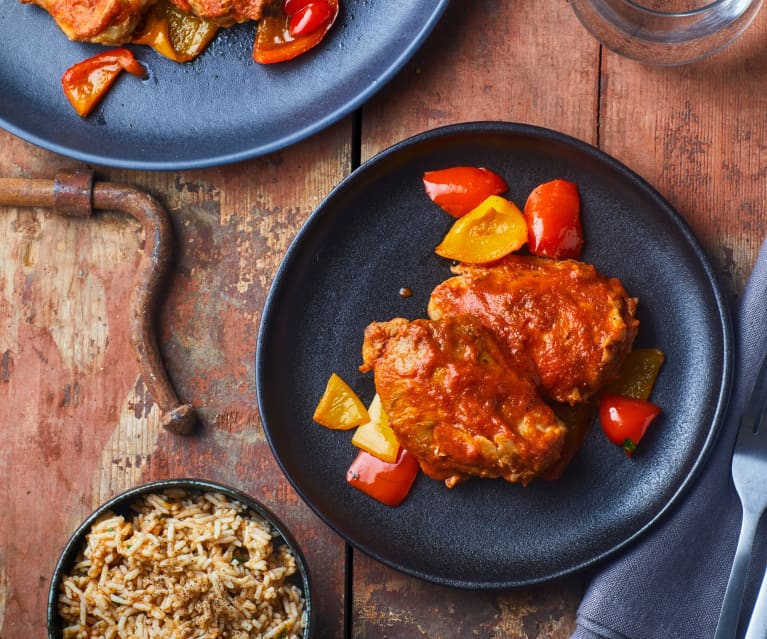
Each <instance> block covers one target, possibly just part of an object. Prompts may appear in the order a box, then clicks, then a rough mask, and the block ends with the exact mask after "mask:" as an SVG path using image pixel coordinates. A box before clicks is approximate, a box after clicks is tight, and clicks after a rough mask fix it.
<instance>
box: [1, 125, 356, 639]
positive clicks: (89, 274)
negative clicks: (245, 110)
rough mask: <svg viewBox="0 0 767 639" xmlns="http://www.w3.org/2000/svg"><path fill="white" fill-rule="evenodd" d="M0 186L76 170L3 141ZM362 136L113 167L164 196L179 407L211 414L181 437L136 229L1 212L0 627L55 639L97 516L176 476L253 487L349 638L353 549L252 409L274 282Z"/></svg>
mask: <svg viewBox="0 0 767 639" xmlns="http://www.w3.org/2000/svg"><path fill="white" fill-rule="evenodd" d="M0 136H2V137H0V147H2V148H3V150H4V153H3V157H2V158H0V174H2V175H8V176H17V177H32V176H34V177H52V176H53V175H54V173H55V171H56V170H57V169H58V168H60V167H62V166H74V165H75V164H76V163H74V162H72V161H71V160H66V159H63V158H60V157H57V156H55V155H54V154H50V153H47V152H43V151H41V150H39V149H36V148H34V147H32V146H30V145H28V144H26V143H24V142H22V141H20V140H17V139H15V138H13V137H12V136H10V135H8V134H6V133H0ZM350 139H351V133H350V124H349V122H348V121H347V122H345V123H341V124H339V125H337V126H336V127H333V128H332V129H331V130H329V131H327V132H325V133H323V134H321V135H319V136H317V137H316V138H315V139H314V140H313V142H312V143H311V144H307V145H304V146H300V147H295V148H294V149H290V150H287V151H284V152H280V153H275V154H274V155H271V156H269V157H268V158H262V159H257V160H253V161H250V162H245V163H242V164H239V165H234V166H228V167H222V168H216V169H209V170H205V171H195V172H189V173H149V172H132V171H117V170H110V169H101V170H100V171H99V174H98V175H99V177H100V178H101V179H106V180H109V181H114V182H121V183H126V184H129V185H131V186H135V187H137V188H142V189H144V190H146V191H147V192H149V193H152V194H153V195H155V196H156V197H157V198H158V199H159V200H161V202H162V203H163V204H164V206H165V207H166V209H167V211H168V213H169V215H170V216H171V219H172V222H173V226H174V229H175V235H176V255H175V261H174V267H173V273H172V276H171V278H170V281H169V282H168V286H167V291H166V295H165V297H164V299H163V302H162V305H161V307H160V308H159V309H158V317H157V327H158V334H159V338H160V343H161V350H162V352H163V355H164V358H165V361H166V365H167V368H168V372H169V374H170V377H171V380H172V381H173V383H174V385H175V387H176V389H177V391H178V394H179V395H180V396H181V397H182V398H184V399H185V400H188V401H191V402H192V404H193V405H194V407H195V409H196V410H197V412H198V414H199V415H200V416H201V421H202V423H201V427H200V430H199V432H198V433H197V434H196V435H195V436H192V437H179V436H174V435H171V434H169V433H167V432H166V431H164V430H163V429H162V428H161V427H160V425H159V410H158V409H157V407H156V406H155V405H154V403H153V402H152V399H151V397H150V396H149V395H148V393H147V391H146V388H145V387H144V384H143V382H142V380H141V378H140V375H139V371H138V366H137V364H136V361H135V356H134V354H133V350H132V347H131V345H130V341H129V333H128V325H127V316H126V314H127V308H128V306H127V300H128V296H129V293H130V288H131V280H132V277H133V272H134V270H135V268H136V265H137V259H138V251H139V248H140V244H141V242H142V241H143V231H142V229H141V227H140V225H139V224H138V223H137V222H135V220H132V219H131V218H129V217H128V216H124V215H121V214H116V213H115V214H112V213H104V214H99V215H97V216H95V217H94V218H93V219H91V220H86V221H72V220H65V219H61V218H58V217H57V216H55V215H53V214H51V213H50V212H46V211H43V210H37V209H0V229H2V233H0V327H2V329H3V330H2V332H0V362H2V365H0V370H1V371H2V373H0V421H1V422H2V423H3V425H4V432H5V433H6V437H7V442H6V443H7V445H6V446H4V447H3V449H2V452H1V453H0V477H1V479H0V498H2V500H3V502H4V503H6V504H9V507H8V508H7V511H6V515H5V518H4V521H5V525H4V526H3V527H2V532H0V537H2V539H0V589H2V590H1V591H0V628H2V629H3V632H2V634H3V635H5V634H6V633H7V634H8V635H9V636H10V635H14V636H26V635H30V636H31V635H33V634H35V635H42V634H43V632H44V624H45V608H44V604H45V598H46V596H47V587H48V580H49V576H50V571H51V570H52V568H53V565H54V563H55V560H56V556H57V554H58V552H59V550H60V549H61V547H62V546H63V544H64V542H65V541H66V538H67V537H68V536H69V534H70V533H71V532H72V530H73V529H74V528H75V526H76V525H77V524H78V523H79V522H80V521H81V520H82V519H83V518H84V517H85V516H86V514H87V513H88V512H90V510H92V509H93V508H94V507H95V506H96V505H97V504H98V503H101V502H102V501H103V500H104V499H106V498H107V497H109V496H111V495H113V494H115V493H117V492H120V491H121V490H124V489H126V488H128V487H130V486H133V485H136V484H139V483H143V482H145V481H149V480H152V479H159V478H165V477H184V476H187V477H189V476H191V477H204V478H208V479H213V480H217V481H221V482H223V483H226V484H230V485H233V486H236V487H238V488H241V489H243V490H245V491H246V492H248V493H249V494H251V495H253V496H254V497H256V498H257V499H260V500H261V501H263V502H264V503H265V504H266V505H267V506H270V507H272V508H273V509H274V510H275V511H276V512H277V513H278V515H279V516H280V517H281V518H282V519H283V520H284V521H285V522H286V523H287V524H288V525H289V526H290V527H291V528H292V529H293V530H294V532H295V534H296V536H297V538H298V539H299V542H300V543H301V544H302V547H303V549H304V551H305V553H306V555H307V560H308V563H309V565H310V567H311V570H312V574H313V577H314V583H315V586H316V592H317V598H318V601H317V602H316V603H317V608H316V610H317V612H318V617H319V620H320V628H321V631H320V633H319V636H320V637H340V636H341V635H342V632H343V615H342V614H341V613H340V612H339V610H342V604H343V597H344V592H343V587H344V583H343V580H344V553H345V547H344V544H343V542H342V541H341V540H340V539H339V538H338V537H337V536H335V535H334V534H333V533H332V532H331V531H330V530H329V529H328V528H327V527H326V526H324V524H322V523H321V522H320V521H319V519H318V518H317V517H316V516H315V515H314V514H313V513H312V512H311V511H310V510H309V508H308V507H307V506H306V505H305V504H304V503H303V502H302V501H301V500H300V499H299V498H298V497H297V495H296V494H295V492H294V491H293V490H292V488H291V487H290V486H289V484H288V482H287V480H286V479H285V478H284V476H283V475H282V474H281V472H280V470H279V468H278V466H277V464H276V462H275V460H274V458H273V457H272V455H271V451H270V449H269V447H268V444H267V442H266V440H265V437H264V433H263V430H262V428H261V423H260V418H259V415H258V410H257V406H256V391H255V378H254V373H255V344H256V336H257V331H258V324H259V321H260V314H261V308H262V306H263V302H264V299H265V296H266V293H267V291H268V287H269V285H270V284H271V280H272V277H273V275H274V272H275V270H276V268H277V266H278V264H279V261H280V260H281V258H282V255H283V254H284V252H285V250H286V249H287V246H288V244H289V243H290V241H291V240H292V238H293V237H294V235H295V233H296V231H297V230H298V228H299V227H300V226H301V224H302V223H303V222H304V220H305V219H306V217H307V216H308V215H309V213H310V212H311V211H312V210H313V208H314V207H315V206H316V204H317V203H318V202H319V200H320V199H321V197H322V196H323V195H324V194H325V193H326V192H328V191H329V190H330V189H331V188H332V187H333V186H334V185H335V184H336V183H337V182H338V181H340V180H341V179H342V178H343V176H344V175H345V174H347V173H348V171H349V170H350V166H351V164H350Z"/></svg>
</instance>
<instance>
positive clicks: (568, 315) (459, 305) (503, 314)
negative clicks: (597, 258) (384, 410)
mask: <svg viewBox="0 0 767 639" xmlns="http://www.w3.org/2000/svg"><path fill="white" fill-rule="evenodd" d="M453 272H454V273H456V274H457V275H456V276H455V277H452V278H450V279H448V280H446V281H445V282H442V283H441V284H439V285H438V286H437V287H436V288H435V289H434V291H432V295H431V299H430V301H429V306H428V314H429V317H430V318H432V319H440V318H444V317H450V316H453V315H464V314H470V315H473V316H475V317H477V318H478V319H479V320H480V322H481V323H482V324H483V325H484V326H486V327H487V328H489V329H490V330H491V331H492V333H493V334H494V335H495V337H496V338H497V339H498V341H499V342H500V343H501V344H503V345H504V346H505V348H506V350H507V352H508V354H509V356H510V357H511V360H512V361H513V362H514V364H515V365H516V366H517V367H518V368H520V369H521V368H524V367H527V368H528V370H529V374H530V375H531V376H532V377H533V379H534V380H536V383H537V384H538V385H539V387H540V390H541V392H542V394H543V395H544V396H545V397H546V398H548V399H550V400H553V401H556V402H562V403H568V404H577V403H581V402H585V401H588V400H589V399H590V398H591V397H593V396H594V395H595V393H597V392H598V391H599V390H600V389H601V388H602V387H603V386H604V385H605V384H607V383H609V382H610V381H612V380H613V379H615V378H616V377H617V375H618V372H619V369H620V366H621V363H622V362H623V360H624V358H625V357H626V355H627V354H628V353H629V351H630V350H631V347H632V344H633V341H634V338H635V337H636V334H637V329H638V326H639V322H638V321H637V320H636V318H635V313H636V304H637V301H636V299H635V298H632V297H630V296H629V295H628V293H627V292H626V290H625V289H624V287H623V285H622V284H621V282H620V281H619V280H618V279H616V278H608V277H605V276H603V275H601V274H599V273H598V272H597V270H596V269H595V268H594V267H593V266H592V265H590V264H585V263H583V262H578V261H575V260H551V259H547V258H539V257H530V256H522V255H510V256H507V257H506V258H503V259H502V260H500V261H498V262H495V263H493V264H492V265H484V266H477V265H469V264H460V265H458V266H456V267H454V269H453Z"/></svg>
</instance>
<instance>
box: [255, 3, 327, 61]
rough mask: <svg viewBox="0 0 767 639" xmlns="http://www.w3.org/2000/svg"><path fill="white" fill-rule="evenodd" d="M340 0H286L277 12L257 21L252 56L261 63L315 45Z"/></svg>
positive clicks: (287, 56)
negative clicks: (281, 8)
mask: <svg viewBox="0 0 767 639" xmlns="http://www.w3.org/2000/svg"><path fill="white" fill-rule="evenodd" d="M338 3H339V0H308V1H307V0H288V1H287V2H285V4H284V5H283V10H282V12H281V13H280V14H277V15H265V16H264V17H262V18H261V20H259V21H258V30H257V31H256V40H255V42H254V44H253V59H254V60H255V61H256V62H258V63H260V64H274V63H275V62H285V61H286V60H292V59H293V58H295V57H296V56H299V55H301V54H302V53H306V52H307V51H309V49H312V48H313V47H315V46H317V45H318V44H319V43H320V42H321V41H322V39H323V38H324V37H325V34H327V32H328V31H329V30H330V27H332V26H333V23H334V22H335V21H336V18H337V17H338Z"/></svg>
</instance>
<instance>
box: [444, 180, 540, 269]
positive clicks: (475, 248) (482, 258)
mask: <svg viewBox="0 0 767 639" xmlns="http://www.w3.org/2000/svg"><path fill="white" fill-rule="evenodd" d="M525 242H527V222H525V216H524V214H523V213H522V211H520V210H519V209H518V208H517V206H516V205H515V204H514V203H513V202H511V201H509V200H507V199H505V198H502V197H501V196H499V195H491V196H490V197H488V198H487V199H485V200H484V201H483V202H482V204H480V205H479V206H478V207H477V208H475V209H474V210H472V211H471V212H469V213H467V214H466V215H464V216H463V217H461V218H458V220H457V221H456V222H455V224H453V226H452V228H451V229H450V230H449V231H448V233H447V235H445V237H444V239H443V240H442V242H441V243H440V244H439V245H438V246H437V248H436V249H435V251H436V252H437V255H441V256H442V257H446V258H448V259H451V260H458V261H459V262H466V263H468V264H482V263H485V262H492V261H493V260H497V259H500V258H502V257H503V256H504V255H508V254H509V253H512V252H513V251H518V250H519V249H521V248H522V247H523V246H524V244H525Z"/></svg>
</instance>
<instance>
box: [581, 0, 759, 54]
mask: <svg viewBox="0 0 767 639" xmlns="http://www.w3.org/2000/svg"><path fill="white" fill-rule="evenodd" d="M570 4H571V5H572V8H573V10H574V11H575V14H576V15H577V16H578V19H579V20H580V21H581V22H582V23H583V26H585V27H586V29H588V30H589V31H590V32H591V34H592V35H593V36H594V37H595V38H596V39H597V40H599V41H600V42H601V43H602V44H603V45H604V46H606V47H607V48H609V49H611V50H612V51H615V52H616V53H619V54H621V55H623V56H626V57H627V58H631V59H633V60H638V61H640V62H645V63H648V64H659V65H667V66H671V65H678V64H686V63H688V62H694V61H695V60H700V59H702V58H705V57H707V56H710V55H712V54H714V53H716V52H717V51H721V50H722V49H724V48H725V47H726V46H727V45H728V44H730V43H731V42H733V41H734V40H735V39H736V38H737V37H738V36H739V35H741V34H742V33H743V31H745V30H746V27H748V25H749V24H751V21H752V20H753V19H754V16H755V15H756V14H757V12H758V11H759V7H760V6H761V4H762V0H633V1H632V0H570Z"/></svg>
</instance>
